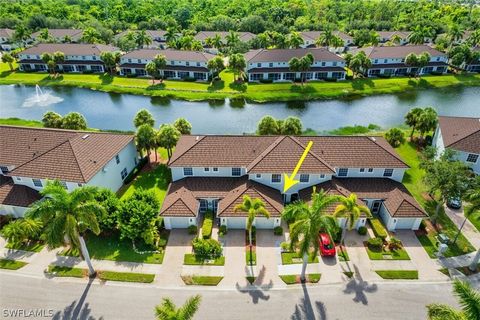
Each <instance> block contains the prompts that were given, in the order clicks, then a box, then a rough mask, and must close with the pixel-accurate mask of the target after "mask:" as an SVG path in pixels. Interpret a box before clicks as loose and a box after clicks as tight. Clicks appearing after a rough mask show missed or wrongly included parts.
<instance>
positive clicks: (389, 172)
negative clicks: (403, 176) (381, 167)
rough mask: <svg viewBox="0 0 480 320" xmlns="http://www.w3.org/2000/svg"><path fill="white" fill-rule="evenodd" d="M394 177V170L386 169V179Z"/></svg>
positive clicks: (384, 174) (384, 172) (384, 173)
mask: <svg viewBox="0 0 480 320" xmlns="http://www.w3.org/2000/svg"><path fill="white" fill-rule="evenodd" d="M392 175H393V169H385V171H383V176H384V177H391V176H392Z"/></svg>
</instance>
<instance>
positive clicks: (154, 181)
mask: <svg viewBox="0 0 480 320" xmlns="http://www.w3.org/2000/svg"><path fill="white" fill-rule="evenodd" d="M147 166H148V164H147ZM171 180H172V179H171V173H170V169H168V167H167V166H165V165H159V166H158V167H156V168H155V169H154V170H153V171H148V172H141V173H140V174H139V175H138V176H137V177H136V178H135V180H134V181H133V182H132V183H131V184H130V185H129V186H128V187H126V188H124V189H122V190H121V191H120V193H121V194H119V196H120V199H121V200H123V199H126V198H128V197H130V196H131V195H132V194H133V192H134V191H135V190H136V189H140V188H143V189H146V190H153V191H154V192H155V195H156V196H157V198H158V200H159V201H160V203H162V202H163V199H164V198H165V193H166V192H167V187H168V184H169V183H170V181H171Z"/></svg>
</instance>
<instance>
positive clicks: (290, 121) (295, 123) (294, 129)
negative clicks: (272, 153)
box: [281, 116, 303, 135]
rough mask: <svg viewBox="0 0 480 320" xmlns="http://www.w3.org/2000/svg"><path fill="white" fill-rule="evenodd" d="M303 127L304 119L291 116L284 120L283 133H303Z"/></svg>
mask: <svg viewBox="0 0 480 320" xmlns="http://www.w3.org/2000/svg"><path fill="white" fill-rule="evenodd" d="M302 129H303V128H302V120H300V119H299V118H297V117H291V116H290V117H287V118H286V119H285V121H283V123H282V127H281V133H282V134H286V135H301V134H302Z"/></svg>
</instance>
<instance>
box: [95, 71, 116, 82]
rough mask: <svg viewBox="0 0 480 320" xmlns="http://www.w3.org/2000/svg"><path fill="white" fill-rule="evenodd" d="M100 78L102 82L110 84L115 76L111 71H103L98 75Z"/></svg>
mask: <svg viewBox="0 0 480 320" xmlns="http://www.w3.org/2000/svg"><path fill="white" fill-rule="evenodd" d="M98 79H100V80H101V81H102V84H110V83H112V82H113V76H112V75H110V74H109V73H103V74H101V75H99V76H98Z"/></svg>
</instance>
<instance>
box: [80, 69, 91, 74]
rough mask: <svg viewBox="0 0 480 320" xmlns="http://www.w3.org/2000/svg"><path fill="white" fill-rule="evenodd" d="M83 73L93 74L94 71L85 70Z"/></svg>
mask: <svg viewBox="0 0 480 320" xmlns="http://www.w3.org/2000/svg"><path fill="white" fill-rule="evenodd" d="M82 73H83V74H92V73H93V71H92V70H83V71H82Z"/></svg>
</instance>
